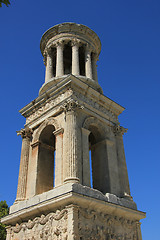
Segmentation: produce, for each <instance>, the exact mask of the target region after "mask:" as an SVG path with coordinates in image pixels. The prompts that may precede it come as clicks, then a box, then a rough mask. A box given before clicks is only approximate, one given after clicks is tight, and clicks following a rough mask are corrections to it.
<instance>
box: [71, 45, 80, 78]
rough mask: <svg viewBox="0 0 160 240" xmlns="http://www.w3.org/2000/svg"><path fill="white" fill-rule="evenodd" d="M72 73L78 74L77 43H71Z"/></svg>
mask: <svg viewBox="0 0 160 240" xmlns="http://www.w3.org/2000/svg"><path fill="white" fill-rule="evenodd" d="M72 74H73V75H79V46H78V43H73V45H72Z"/></svg>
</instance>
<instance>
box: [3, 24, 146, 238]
mask: <svg viewBox="0 0 160 240" xmlns="http://www.w3.org/2000/svg"><path fill="white" fill-rule="evenodd" d="M40 49H41V52H42V55H43V57H44V63H45V66H46V73H45V83H44V84H43V85H42V87H41V88H40V90H39V96H38V97H37V98H36V99H35V100H34V101H32V102H31V103H29V104H28V105H27V106H25V107H24V108H23V109H21V110H20V113H21V114H22V115H23V116H24V117H25V118H26V124H25V127H24V129H21V130H20V131H18V132H17V133H18V135H21V137H22V151H21V160H20V170H19V179H18V188H17V197H16V200H15V203H14V204H13V205H12V206H11V207H10V214H9V215H8V216H6V217H4V218H3V219H2V222H3V223H5V224H6V225H7V240H34V239H35V240H41V239H42V240H46V239H48V240H51V239H54V240H73V239H74V240H97V239H100V240H111V239H112V240H142V237H141V230H140V222H139V220H140V219H142V218H144V217H145V213H143V212H140V211H138V210H137V207H136V204H135V202H134V201H133V199H132V197H131V195H130V188H129V181H128V173H127V167H126V161H125V154H124V147H123V134H124V133H125V132H126V131H127V129H125V128H124V127H122V126H120V125H119V121H118V116H119V114H121V113H122V112H123V110H124V108H123V107H122V106H120V105H119V104H117V103H116V102H114V101H112V100H111V99H109V98H107V97H106V96H104V95H103V92H102V88H101V87H100V85H99V84H98V79H97V69H96V62H97V60H98V56H99V54H100V51H101V43H100V40H99V38H98V36H97V35H96V33H95V32H93V31H92V30H91V29H89V28H88V27H86V26H84V25H81V24H76V23H62V24H59V25H56V26H54V27H52V28H50V29H49V30H47V31H46V32H45V33H44V35H43V36H42V39H41V43H40ZM90 155H91V157H90Z"/></svg>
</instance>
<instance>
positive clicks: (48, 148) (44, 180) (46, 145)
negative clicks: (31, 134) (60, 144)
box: [36, 125, 55, 194]
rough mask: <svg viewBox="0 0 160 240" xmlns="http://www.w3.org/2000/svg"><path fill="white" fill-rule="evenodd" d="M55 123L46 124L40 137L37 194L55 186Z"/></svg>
mask: <svg viewBox="0 0 160 240" xmlns="http://www.w3.org/2000/svg"><path fill="white" fill-rule="evenodd" d="M54 131H55V127H54V126H53V125H48V126H46V127H45V128H44V129H43V131H42V132H41V134H40V137H39V151H38V168H37V184H36V186H37V187H36V192H37V194H40V193H43V192H46V191H49V190H51V189H52V188H53V187H54V175H55V136H54V134H53V132H54Z"/></svg>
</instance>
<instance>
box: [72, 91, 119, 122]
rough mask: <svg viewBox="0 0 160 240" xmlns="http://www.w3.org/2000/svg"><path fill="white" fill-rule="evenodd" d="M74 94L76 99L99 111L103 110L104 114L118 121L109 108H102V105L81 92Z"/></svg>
mask: <svg viewBox="0 0 160 240" xmlns="http://www.w3.org/2000/svg"><path fill="white" fill-rule="evenodd" d="M74 95H75V96H76V97H77V98H78V99H80V100H82V101H83V102H84V103H87V104H88V105H89V106H91V107H93V108H95V109H97V110H98V111H100V112H103V113H104V114H106V115H107V116H109V117H110V118H112V119H113V120H114V121H116V122H118V117H117V116H116V114H114V113H113V112H112V111H111V110H110V109H106V108H104V107H103V106H102V105H100V104H98V103H97V102H96V101H94V100H92V99H90V98H88V97H86V96H85V95H83V94H81V93H77V92H76V93H74Z"/></svg>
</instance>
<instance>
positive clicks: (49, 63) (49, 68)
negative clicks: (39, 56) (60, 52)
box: [45, 53, 53, 83]
mask: <svg viewBox="0 0 160 240" xmlns="http://www.w3.org/2000/svg"><path fill="white" fill-rule="evenodd" d="M52 77H53V59H52V56H51V55H50V54H49V53H47V61H46V75H45V83H46V82H48V81H49V80H50V79H51V78H52Z"/></svg>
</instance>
